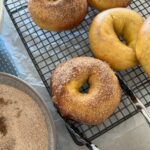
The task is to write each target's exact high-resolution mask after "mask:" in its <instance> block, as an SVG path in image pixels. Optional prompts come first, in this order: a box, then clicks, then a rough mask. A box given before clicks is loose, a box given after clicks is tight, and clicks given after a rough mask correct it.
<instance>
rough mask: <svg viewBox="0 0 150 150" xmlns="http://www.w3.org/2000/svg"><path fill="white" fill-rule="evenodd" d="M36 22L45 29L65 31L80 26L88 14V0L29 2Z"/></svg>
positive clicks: (35, 0)
mask: <svg viewBox="0 0 150 150" xmlns="http://www.w3.org/2000/svg"><path fill="white" fill-rule="evenodd" d="M28 8H29V12H30V15H31V17H32V19H33V20H34V22H35V23H36V24H37V25H38V26H40V27H41V28H43V29H46V30H50V31H63V30H68V29H72V28H73V27H75V26H77V25H79V24H80V23H81V22H82V21H83V19H84V18H85V16H86V14H87V9H88V3H87V0H29V2H28Z"/></svg>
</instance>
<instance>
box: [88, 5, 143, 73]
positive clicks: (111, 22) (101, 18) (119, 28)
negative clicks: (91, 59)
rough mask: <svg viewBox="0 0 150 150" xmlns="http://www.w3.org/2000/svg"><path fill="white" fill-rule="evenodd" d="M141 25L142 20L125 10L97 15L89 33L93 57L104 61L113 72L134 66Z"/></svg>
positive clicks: (137, 15)
mask: <svg viewBox="0 0 150 150" xmlns="http://www.w3.org/2000/svg"><path fill="white" fill-rule="evenodd" d="M142 24H143V18H142V17H141V16H140V15H139V14H138V13H136V12H135V11H132V10H130V9H127V8H114V9H110V10H106V11H104V12H102V13H100V14H98V15H97V16H96V17H95V19H94V21H93V23H92V25H91V27H90V31H89V42H90V47H91V50H92V52H93V53H94V55H95V57H96V58H98V59H101V60H104V61H106V62H107V63H109V65H110V66H111V67H112V68H113V69H115V70H124V69H127V68H130V67H133V66H135V65H136V64H137V58H136V53H135V49H136V42H137V36H138V32H139V31H140V29H141V26H142ZM119 36H122V37H123V38H124V39H125V41H126V44H124V43H122V42H121V41H120V39H119Z"/></svg>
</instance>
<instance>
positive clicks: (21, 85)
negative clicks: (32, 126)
mask: <svg viewBox="0 0 150 150" xmlns="http://www.w3.org/2000/svg"><path fill="white" fill-rule="evenodd" d="M0 84H6V85H9V86H12V87H15V88H16V89H19V90H21V91H23V92H25V93H26V94H28V95H29V96H31V97H32V98H33V100H34V101H35V102H36V103H37V104H38V105H39V107H40V108H41V110H42V112H43V115H44V117H45V120H46V124H47V129H48V136H49V137H48V138H49V150H56V133H55V126H54V122H53V119H52V115H51V113H50V111H49V110H48V108H47V106H46V104H45V103H44V100H43V99H42V98H41V96H40V95H39V94H38V93H37V92H36V91H35V90H34V89H33V88H32V87H31V86H29V85H28V84H27V83H26V82H24V81H23V80H21V79H18V78H17V77H15V76H12V75H9V74H6V73H0Z"/></svg>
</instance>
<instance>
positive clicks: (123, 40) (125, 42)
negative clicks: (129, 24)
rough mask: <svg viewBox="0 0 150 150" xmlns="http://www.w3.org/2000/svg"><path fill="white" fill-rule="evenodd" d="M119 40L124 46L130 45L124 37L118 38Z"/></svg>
mask: <svg viewBox="0 0 150 150" xmlns="http://www.w3.org/2000/svg"><path fill="white" fill-rule="evenodd" d="M118 38H119V40H120V41H121V43H123V44H124V45H128V43H127V41H126V39H125V38H124V37H123V36H118Z"/></svg>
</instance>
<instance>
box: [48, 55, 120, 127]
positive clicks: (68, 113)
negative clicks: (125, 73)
mask: <svg viewBox="0 0 150 150" xmlns="http://www.w3.org/2000/svg"><path fill="white" fill-rule="evenodd" d="M86 81H88V83H89V85H90V87H89V90H88V92H87V93H81V92H80V88H81V87H82V85H83V84H84V83H85V82H86ZM51 93H52V98H53V102H54V104H55V105H56V107H57V108H58V110H59V112H60V113H61V115H62V116H63V117H65V118H68V119H72V120H75V121H78V122H82V123H85V124H89V125H96V124H100V123H102V122H104V121H105V120H106V119H107V118H108V117H109V116H110V115H111V114H112V113H113V112H114V111H115V109H116V107H117V106H118V104H119V102H120V97H121V88H120V85H119V82H118V79H117V77H116V76H115V74H114V72H113V71H112V69H111V68H110V67H109V66H108V65H107V64H106V63H105V62H102V61H100V60H98V59H95V58H92V57H77V58H73V59H71V60H69V61H66V62H65V63H63V64H60V65H58V67H57V68H56V70H55V71H54V72H53V74H52V77H51Z"/></svg>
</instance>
